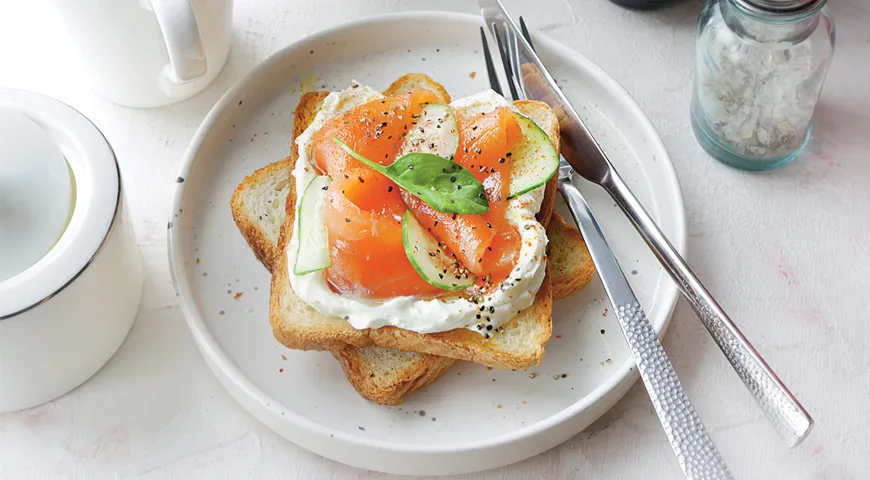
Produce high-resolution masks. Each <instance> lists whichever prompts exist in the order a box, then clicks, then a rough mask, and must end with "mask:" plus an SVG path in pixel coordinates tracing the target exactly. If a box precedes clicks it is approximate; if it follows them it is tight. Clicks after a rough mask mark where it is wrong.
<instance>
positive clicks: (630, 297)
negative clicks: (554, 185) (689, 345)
mask: <svg viewBox="0 0 870 480" xmlns="http://www.w3.org/2000/svg"><path fill="white" fill-rule="evenodd" d="M559 191H560V192H561V193H562V196H564V197H565V202H566V203H567V204H568V209H569V210H570V211H571V216H572V217H574V221H575V222H576V223H577V226H578V227H579V228H580V232H581V233H582V234H583V238H584V240H585V241H586V245H587V247H588V248H589V253H590V255H591V256H592V260H593V262H594V263H595V268H596V270H597V271H598V276H599V278H601V282H602V283H603V284H604V289H605V291H606V292H607V296H608V298H609V299H610V303H611V304H612V305H613V310H614V312H615V313H616V317H617V319H618V321H619V326H620V328H621V329H622V332H623V334H624V335H625V339H626V341H627V342H628V348H629V350H631V356H632V357H633V358H634V361H635V363H637V369H638V372H639V373H640V378H641V379H642V380H643V383H644V386H645V387H646V390H647V392H649V397H650V400H652V404H653V407H654V408H655V411H656V414H657V415H658V417H659V421H660V422H661V423H662V426H663V427H664V430H665V434H666V435H667V437H668V441H669V442H670V445H671V448H672V449H673V450H674V453H675V454H676V456H677V461H678V462H679V464H680V468H682V469H683V473H685V475H686V478H688V479H690V480H695V479H698V480H707V479H710V480H713V479H716V480H719V479H731V478H733V477H732V475H731V473H730V472H729V471H728V467H727V466H726V465H725V461H724V460H723V459H722V457H721V456H720V455H719V451H718V450H717V449H716V446H715V445H714V444H713V441H712V440H710V436H709V435H708V434H707V430H706V428H704V425H703V424H702V423H701V419H700V418H698V414H697V413H696V412H695V409H694V407H692V404H691V403H690V402H689V398H688V397H687V396H686V393H685V392H684V391H683V386H682V385H681V384H680V380H679V378H677V373H676V372H675V371H674V366H673V365H672V364H671V361H670V360H669V359H668V356H667V354H666V353H665V350H664V348H662V346H661V344H660V343H659V340H658V337H656V333H655V330H654V329H653V327H652V325H651V324H650V323H649V320H648V319H647V316H646V313H645V312H644V311H643V308H641V306H640V302H638V301H637V297H635V295H634V292H632V290H631V286H629V284H628V281H627V280H626V279H625V274H624V273H623V272H622V269H621V268H620V267H619V263H617V261H616V259H615V258H614V257H613V252H612V251H611V250H610V247H609V246H608V245H607V241H606V240H605V239H604V235H602V233H601V229H600V228H599V227H598V223H597V222H596V221H595V218H594V217H593V216H592V212H591V211H590V210H589V206H588V205H587V204H586V201H585V200H584V199H583V196H582V195H581V194H580V192H579V191H578V190H577V187H575V186H574V185H573V184H572V183H571V181H570V178H569V179H563V178H561V177H560V179H559Z"/></svg>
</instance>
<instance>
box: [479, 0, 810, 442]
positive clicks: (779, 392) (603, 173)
mask: <svg viewBox="0 0 870 480" xmlns="http://www.w3.org/2000/svg"><path fill="white" fill-rule="evenodd" d="M478 3H479V4H480V6H481V13H482V14H483V16H484V18H485V20H486V24H487V27H489V28H490V29H493V28H496V27H497V28H500V29H502V32H503V33H502V34H503V37H502V38H504V41H505V46H506V54H507V55H506V56H507V57H508V60H509V62H508V63H510V64H511V65H513V69H512V70H513V72H512V73H513V75H508V82H512V85H511V88H512V89H516V90H518V91H522V92H525V95H526V96H527V97H528V98H529V99H532V100H539V101H542V102H545V103H546V104H548V105H550V107H551V108H552V109H553V111H554V112H555V113H556V116H557V117H558V119H559V126H560V129H561V134H562V135H561V140H562V141H561V147H562V154H563V156H564V158H565V159H567V161H568V162H569V163H570V164H571V166H572V167H573V168H574V170H575V171H576V172H577V173H579V174H580V175H581V176H583V177H584V178H586V179H587V180H589V181H591V182H593V183H596V184H598V185H600V186H602V187H603V188H604V189H605V190H606V191H607V192H608V193H609V194H610V195H611V196H612V197H613V199H614V200H615V201H616V203H617V204H618V205H619V206H620V207H621V208H622V210H623V212H624V213H625V214H626V216H628V218H629V219H630V220H631V222H632V223H633V224H634V226H635V228H636V229H637V230H638V232H639V233H640V234H641V236H642V237H643V238H644V240H645V241H646V243H647V245H648V246H649V247H650V249H652V251H653V253H654V254H655V255H656V257H657V258H658V259H659V261H660V262H661V264H662V265H663V266H664V267H665V269H666V270H667V271H668V273H670V275H671V277H672V278H673V279H674V281H675V282H676V283H677V286H678V287H679V288H680V291H681V292H682V293H683V296H684V297H685V298H686V299H687V300H688V301H689V303H690V304H691V305H692V308H693V309H694V310H695V312H696V313H697V315H698V318H699V319H700V320H701V322H702V323H703V324H704V326H705V327H706V328H707V331H708V332H710V334H711V336H712V337H713V339H714V340H715V341H716V344H717V345H719V348H720V349H721V350H722V352H723V353H724V354H725V356H726V357H727V358H728V361H729V362H730V363H731V365H732V366H733V367H734V369H735V371H736V372H737V374H738V376H739V377H740V379H741V380H742V381H743V383H744V384H745V385H746V387H747V388H748V389H749V392H750V393H751V394H752V396H753V398H755V400H756V402H757V403H758V405H759V407H760V408H761V410H762V411H763V412H764V413H765V415H766V416H767V418H768V420H769V421H770V422H771V423H772V424H773V425H774V427H775V428H776V430H777V431H778V432H779V433H780V434H781V435H782V436H783V438H785V439H786V441H787V443H788V444H789V446H794V445H797V444H798V443H800V442H801V441H802V440H803V439H804V438H806V436H807V435H808V434H809V432H810V430H811V429H812V426H813V419H812V418H811V417H810V415H809V414H808V413H807V411H806V410H805V409H804V408H803V406H802V405H801V404H800V402H799V401H798V400H797V399H796V398H795V397H794V395H793V394H792V393H791V392H790V391H789V389H788V388H787V387H786V386H785V385H784V384H783V383H782V381H781V380H780V379H779V377H778V376H777V375H776V374H775V373H774V372H773V370H772V369H771V368H770V367H769V366H768V365H767V363H766V362H765V361H764V359H762V358H761V356H760V355H759V354H758V352H757V351H756V350H755V348H754V347H753V346H752V345H751V344H750V343H749V341H748V340H747V339H746V338H745V337H744V336H743V333H742V332H741V331H740V329H739V328H737V326H736V325H735V324H734V322H732V321H731V319H730V318H729V317H728V315H727V314H726V313H725V311H724V310H723V309H722V307H720V306H719V304H718V303H717V302H716V301H715V300H714V299H713V296H712V295H711V294H710V293H709V292H708V291H707V289H706V288H704V286H703V284H701V281H700V280H699V279H698V278H697V277H696V276H695V274H694V273H693V272H692V270H691V269H690V268H689V266H688V264H687V263H686V261H685V260H684V259H683V258H682V256H680V254H679V253H678V252H677V251H676V249H675V248H674V247H673V246H672V245H671V244H670V242H669V241H668V240H667V238H666V237H665V235H664V234H663V233H662V231H661V229H659V228H658V225H656V223H655V222H654V221H653V220H652V217H650V216H649V214H648V213H647V212H646V210H645V209H644V208H643V206H642V205H641V203H640V202H639V201H638V199H637V197H635V196H634V194H633V193H632V192H631V190H630V189H629V188H628V186H627V185H626V183H625V181H623V180H622V178H621V177H620V175H619V174H618V173H617V171H616V169H615V168H614V167H613V164H611V163H610V161H609V160H608V158H607V156H606V155H605V154H604V152H603V151H602V149H601V147H600V146H599V144H598V142H596V141H595V138H594V137H593V136H592V133H591V132H590V131H589V129H588V128H587V127H586V125H585V124H584V123H583V121H582V120H581V119H580V116H579V115H577V112H576V111H575V110H574V107H572V106H571V104H570V103H569V102H568V100H567V99H566V98H565V95H564V94H563V93H562V91H561V90H560V89H559V87H558V86H556V82H555V80H553V77H552V76H551V75H550V73H549V72H548V71H547V69H546V67H545V66H544V64H543V63H542V62H541V60H540V59H539V58H538V56H537V54H536V53H535V51H534V49H533V48H532V47H531V45H529V43H528V41H526V39H525V38H523V36H522V34H521V33H520V30H519V28H518V27H517V25H516V23H515V22H514V21H513V19H511V17H510V15H509V14H508V13H507V11H506V10H505V8H504V6H503V5H502V4H501V2H500V1H499V0H479V1H478ZM494 34H496V33H494ZM496 35H498V34H496Z"/></svg>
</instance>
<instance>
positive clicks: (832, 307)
mask: <svg viewBox="0 0 870 480" xmlns="http://www.w3.org/2000/svg"><path fill="white" fill-rule="evenodd" d="M12 3H13V2H11V1H10V2H6V3H5V4H2V3H0V5H2V6H0V87H15V88H25V89H29V90H34V91H37V92H42V93H45V94H48V95H51V96H54V97H56V98H58V99H60V100H62V101H64V102H66V103H68V104H70V105H72V106H73V107H75V108H77V109H79V110H80V111H82V112H83V113H84V114H85V115H87V116H88V117H90V118H91V119H92V120H93V121H94V122H95V123H96V124H97V125H98V126H99V127H100V128H101V129H102V130H103V132H104V134H105V135H106V137H107V138H108V139H109V141H110V142H111V143H112V145H113V147H114V149H115V151H116V152H117V156H118V158H119V161H120V164H121V171H122V175H123V176H124V178H125V180H126V182H125V186H126V189H127V199H128V201H129V205H130V210H131V214H132V218H133V220H134V224H135V229H136V236H137V243H138V246H139V249H140V250H141V252H142V257H143V260H144V266H145V276H146V277H145V287H144V293H143V300H142V305H141V308H140V310H139V315H138V318H137V320H136V323H135V324H134V326H133V330H132V331H131V333H130V336H129V337H128V338H127V340H126V342H125V343H124V345H123V346H122V347H121V349H120V351H119V352H118V353H117V354H116V355H115V356H114V358H112V360H111V361H110V362H109V363H108V364H107V365H106V366H105V367H104V368H103V369H102V370H101V371H100V372H99V373H97V374H96V375H95V376H94V377H93V378H92V379H91V380H90V381H88V382H87V383H85V384H84V385H83V386H81V387H80V388H78V389H76V390H74V391H73V392H72V393H70V394H68V395H66V396H64V397H61V398H59V399H57V400H55V401H53V402H51V403H49V404H47V405H43V406H40V407H37V408H33V409H30V410H26V411H22V412H17V413H11V414H5V415H0V477H2V478H9V479H13V478H14V479H19V478H81V479H85V478H88V479H90V478H94V479H102V478H184V479H188V478H264V479H266V478H279V477H280V478H391V477H390V476H387V475H383V474H379V473H376V472H366V471H361V470H357V469H354V468H351V467H347V466H343V465H340V464H337V463H335V462H332V461H330V460H326V459H324V458H321V457H319V456H317V455H315V454H312V453H309V452H307V451H305V450H303V449H302V448H300V447H298V446H296V445H294V444H292V443H290V442H288V441H286V440H284V439H283V438H281V437H279V436H278V435H276V434H275V433H273V432H272V431H270V430H269V429H267V428H266V427H264V426H263V425H261V424H260V423H259V422H257V421H256V420H255V419H254V418H253V417H251V416H250V415H248V414H247V413H246V412H245V411H244V410H242V409H241V408H240V407H239V405H238V404H236V403H235V401H233V399H232V398H230V396H229V394H227V392H226V391H224V389H223V388H222V387H221V386H220V385H219V384H218V382H217V381H216V380H215V378H214V377H213V376H212V375H211V373H210V372H209V371H208V369H207V368H206V365H205V363H204V362H203V360H202V359H201V358H200V356H199V354H198V353H197V351H196V348H195V346H194V343H193V340H192V338H191V336H190V334H189V332H188V329H187V326H186V324H185V321H184V318H183V316H182V313H181V310H180V309H179V307H178V300H177V298H176V296H175V292H174V289H173V286H172V283H171V281H170V277H169V267H168V265H167V260H166V258H167V255H166V219H167V214H168V213H167V212H168V211H169V205H170V198H171V193H172V189H173V186H174V183H173V181H172V180H173V179H174V178H175V172H176V169H177V167H178V164H179V161H180V159H181V156H182V154H183V152H184V150H185V148H186V146H187V143H188V141H189V139H190V138H191V137H192V136H193V134H194V132H195V130H196V128H197V126H198V125H199V123H200V121H201V120H202V119H203V117H204V116H205V115H206V113H207V112H208V110H209V108H210V107H211V105H212V104H213V103H214V102H215V101H216V100H217V99H218V98H219V96H220V95H221V94H222V93H223V92H224V91H225V90H226V89H227V88H228V87H229V86H230V85H231V84H232V83H233V82H235V81H236V80H238V79H239V78H240V77H241V76H242V75H244V74H245V73H246V72H248V71H249V70H250V69H251V68H252V67H253V66H254V65H256V64H257V63H258V62H260V61H261V60H263V59H264V58H266V56H268V55H269V54H270V53H272V52H274V51H276V50H278V49H279V48H281V47H283V46H284V45H286V44H288V43H290V42H291V41H293V40H295V39H298V38H300V37H302V36H304V35H306V34H309V33H311V32H314V31H316V30H319V29H323V28H325V27H328V26H332V25H336V24H339V23H342V22H345V21H348V20H351V19H355V18H358V17H360V16H367V15H373V14H377V13H382V12H391V11H398V10H419V9H425V8H439V9H450V10H459V11H465V12H469V13H471V12H474V11H475V8H476V2H473V1H470V0H465V1H463V0H449V1H440V2H427V1H424V0H409V1H401V0H389V1H388V0H366V1H351V0H318V1H316V2H315V1H310V0H304V1H303V0H284V1H280V0H236V8H235V15H234V17H235V18H234V39H233V45H232V49H231V52H230V58H229V61H228V64H227V66H226V67H225V68H224V70H223V72H222V73H221V74H220V76H219V77H218V78H217V80H216V81H215V83H214V84H212V85H211V86H210V87H209V88H208V89H207V90H205V91H204V92H203V93H202V94H200V95H198V96H196V97H194V98H193V99H190V100H188V101H186V102H183V103H181V104H177V105H174V106H170V107H166V108H161V109H153V110H136V109H129V108H124V107H119V106H116V105H113V104H111V103H108V102H107V101H105V100H102V99H101V98H99V97H97V96H95V95H94V94H92V93H91V92H90V91H88V90H87V88H86V87H85V86H84V85H83V84H82V81H81V73H80V72H79V70H78V67H77V66H76V65H75V64H74V63H73V62H72V61H71V56H70V55H69V51H68V50H67V48H68V47H67V45H66V44H65V42H64V41H63V39H62V38H60V37H59V34H58V33H57V30H56V28H55V26H54V24H53V23H52V22H51V21H50V19H48V20H47V19H46V18H45V15H44V14H40V13H38V10H39V9H40V8H41V7H44V5H43V4H42V1H39V0H38V1H34V2H14V3H15V5H12ZM430 4H433V5H435V4H437V7H435V6H430ZM507 4H508V7H509V8H511V10H512V11H513V12H517V13H524V14H525V16H526V18H527V20H528V21H529V23H530V26H531V27H532V28H534V29H539V30H541V31H544V32H546V33H547V34H548V35H551V36H552V37H554V38H556V39H558V40H560V41H562V42H564V43H566V44H567V45H569V46H571V47H573V48H575V49H577V50H578V51H580V52H582V53H583V54H585V55H586V56H588V57H590V58H591V59H592V60H593V61H595V62H597V63H598V64H599V65H601V66H602V67H603V68H604V69H605V70H606V71H608V72H609V73H610V74H611V75H612V76H614V77H615V78H616V79H617V80H618V81H619V82H621V83H622V84H623V85H624V86H625V87H626V89H627V90H628V91H629V93H631V94H632V95H633V96H634V98H635V99H637V101H638V102H639V103H640V105H641V107H642V108H643V109H644V110H645V111H646V113H647V114H648V115H649V117H650V118H651V119H652V122H653V124H654V125H655V126H656V128H657V129H658V131H659V133H660V134H661V136H662V138H663V139H664V141H665V144H666V145H667V147H668V149H669V150H670V153H671V156H672V158H673V161H674V164H675V166H676V170H677V174H678V176H679V178H680V182H681V184H682V188H683V195H684V197H685V204H686V210H687V218H688V234H689V255H688V260H689V263H690V264H691V265H692V266H693V267H694V268H695V270H696V272H697V274H698V275H699V276H700V277H701V279H702V280H703V281H704V282H705V283H706V284H707V286H708V288H710V290H712V291H713V292H714V294H715V295H717V297H718V299H719V300H720V303H721V304H722V305H723V306H724V307H725V308H726V309H727V310H728V311H729V312H730V313H731V315H732V317H733V318H734V319H736V321H737V322H738V324H739V325H740V326H741V328H742V329H743V331H744V333H745V334H746V335H747V336H748V337H749V338H750V339H751V340H752V341H753V342H754V344H755V346H756V347H757V348H758V349H759V350H760V351H761V352H762V354H763V355H764V356H765V357H766V358H767V360H768V361H769V363H770V364H771V365H773V366H774V368H775V369H776V370H777V371H778V372H779V374H780V376H781V377H782V378H783V379H784V381H786V383H787V384H788V385H790V387H791V388H792V389H793V390H794V391H795V392H796V394H797V395H798V396H799V397H800V399H801V401H802V402H803V403H804V405H805V406H806V407H807V409H808V410H809V412H810V413H811V414H813V415H814V417H815V419H816V422H817V425H816V427H815V430H814V432H813V433H812V434H811V435H810V437H809V439H808V440H807V441H806V442H805V443H804V444H802V445H801V446H800V447H798V448H796V449H793V450H789V449H787V448H786V447H785V446H784V445H783V444H782V443H781V442H780V441H779V440H778V438H777V437H776V435H775V434H774V433H773V431H772V429H771V428H770V427H769V426H768V424H767V422H766V420H765V419H764V418H763V416H762V414H761V413H760V411H759V410H758V409H757V408H756V407H755V405H754V404H753V403H752V400H751V398H750V397H749V394H748V393H747V392H746V390H745V389H744V388H743V385H742V384H741V383H740V381H739V380H738V378H737V377H736V376H735V375H734V373H733V372H732V371H731V369H730V367H729V365H728V363H727V362H726V361H725V359H724V358H723V356H722V355H721V354H720V352H719V350H718V348H717V347H716V345H715V344H714V343H713V342H712V341H711V340H710V338H709V337H708V335H707V333H706V332H705V331H704V329H703V327H702V326H701V324H700V323H699V322H698V321H697V320H696V319H695V317H694V315H693V313H692V311H691V309H690V308H689V306H688V305H687V304H686V303H685V302H683V301H680V303H679V304H678V306H677V309H676V312H675V314H674V319H673V323H672V327H671V329H670V331H669V332H668V334H667V336H666V338H665V340H664V344H665V348H666V349H667V351H668V352H669V354H670V356H671V358H672V359H673V361H674V364H675V365H676V368H677V371H678V373H679V374H680V377H681V378H682V381H683V383H684V385H685V387H686V389H687V391H688V394H689V397H690V398H691V399H692V400H693V401H694V404H695V406H696V408H697V410H698V412H699V414H700V415H701V417H702V418H703V420H704V422H705V424H706V425H707V426H708V428H709V430H710V433H711V435H712V437H713V439H714V440H715V442H716V443H717V445H718V446H719V448H720V450H721V451H722V454H723V455H724V457H725V458H726V459H727V461H728V462H729V464H730V466H731V467H732V469H733V471H734V472H735V474H736V475H737V477H738V478H753V479H780V478H783V479H792V478H795V479H804V478H812V479H853V478H867V476H868V473H867V472H868V470H870V455H868V454H870V373H868V371H870V348H866V346H865V345H866V344H867V343H868V341H870V320H868V313H870V281H868V280H867V278H868V276H867V275H868V274H870V251H868V246H867V245H868V238H870V154H868V150H870V27H868V25H870V4H868V3H867V2H866V1H865V0H833V1H832V2H831V5H830V8H831V10H832V11H833V16H834V18H835V20H836V21H837V26H838V31H837V52H836V55H835V60H834V63H833V66H832V68H831V70H830V73H829V75H828V80H827V83H826V85H825V89H824V91H823V94H822V100H821V104H820V106H819V111H818V114H817V121H816V126H815V128H814V131H813V141H812V143H811V144H810V146H809V147H808V149H807V151H806V152H805V153H804V154H803V155H802V156H801V157H800V158H799V159H798V160H797V161H795V162H794V163H793V164H791V165H789V166H787V167H785V168H782V169H779V170H777V171H774V172H770V173H765V174H748V173H743V172H740V171H737V170H732V169H729V168H727V167H724V166H722V165H720V164H718V163H716V162H714V161H712V160H711V159H710V158H708V157H707V156H706V155H705V154H704V153H703V152H702V151H701V149H700V148H699V147H698V145H697V144H696V142H695V140H694V139H693V137H692V133H691V128H690V126H689V123H688V112H689V99H690V95H691V82H692V66H693V58H694V57H693V48H694V41H695V22H696V18H697V15H698V10H699V8H700V5H699V3H697V2H694V1H686V2H677V3H674V4H673V5H671V6H669V7H668V8H665V9H663V10H659V11H656V12H633V11H628V10H623V9H621V8H618V7H616V6H614V5H612V4H611V3H609V2H608V1H606V0H566V1H551V0H536V1H535V2H530V1H521V0H508V1H507ZM58 361H63V360H62V359H58ZM581 477H582V478H602V479H617V478H618V479H656V478H679V477H680V471H679V467H678V466H677V463H676V461H675V459H674V458H673V455H672V454H671V451H670V449H669V447H668V444H667V440H666V438H665V436H664V434H663V433H662V431H661V428H660V427H659V424H658V421H657V419H656V417H655V414H654V412H653V409H652V408H651V405H650V402H649V400H648V399H647V397H646V395H645V392H644V390H643V388H642V387H641V386H640V385H639V384H638V385H635V386H634V387H633V388H632V389H631V391H630V392H629V393H628V395H626V397H625V398H624V399H623V400H622V401H621V402H619V403H618V404H617V405H616V407H615V408H614V409H613V410H612V411H610V412H609V413H607V414H606V415H605V416H604V417H603V418H602V419H601V420H599V421H598V422H597V423H595V424H594V425H593V426H591V427H590V428H589V429H587V430H586V431H584V432H582V433H579V434H578V435H577V436H576V437H574V438H573V439H571V440H569V441H568V442H566V443H564V444H563V445H561V446H560V447H558V448H555V449H553V450H551V451H549V452H546V453H543V454H541V455H538V456H537V457H534V458H531V459H528V460H525V461H523V462H520V463H518V464H515V465H511V466H508V467H504V468H501V469H497V470H493V471H489V472H483V473H479V474H475V475H468V476H465V478H473V479H495V478H541V479H553V478H581Z"/></svg>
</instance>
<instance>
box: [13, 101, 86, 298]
mask: <svg viewBox="0 0 870 480" xmlns="http://www.w3.org/2000/svg"><path fill="white" fill-rule="evenodd" d="M72 191H73V186H72V181H71V179H70V170H69V167H68V166H67V163H66V159H64V157H63V154H62V153H61V151H60V149H59V148H57V145H55V143H54V142H53V141H52V140H51V137H49V136H48V134H47V133H46V132H45V130H43V129H41V128H40V127H39V125H37V124H36V123H35V122H34V121H33V120H31V119H30V118H29V117H27V116H26V115H24V114H23V113H21V112H19V111H18V110H16V109H12V108H9V107H0V192H2V194H0V252H3V254H2V255H0V282H2V281H3V280H6V279H8V278H11V277H14V276H15V275H18V274H19V273H21V272H23V271H24V270H26V269H27V268H29V267H30V266H31V265H33V264H35V263H36V262H38V261H39V259H41V258H42V257H44V256H45V254H46V253H48V251H49V250H51V247H53V246H54V244H55V243H57V241H58V239H60V237H61V234H63V231H64V230H65V229H66V224H67V220H69V217H70V215H71V213H72V202H73V198H72V197H73V193H72Z"/></svg>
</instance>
